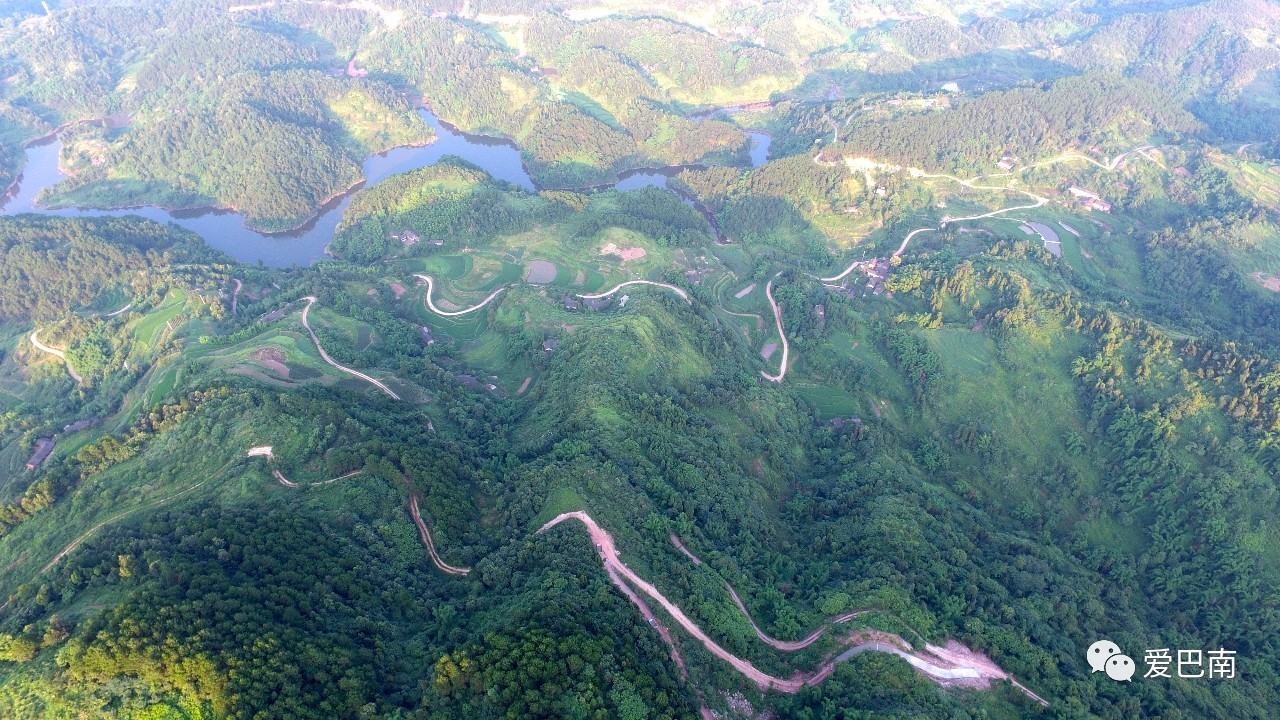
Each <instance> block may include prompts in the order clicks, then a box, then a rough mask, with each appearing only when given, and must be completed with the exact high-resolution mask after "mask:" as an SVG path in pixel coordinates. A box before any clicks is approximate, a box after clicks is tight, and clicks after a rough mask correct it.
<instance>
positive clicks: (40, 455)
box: [27, 438, 54, 470]
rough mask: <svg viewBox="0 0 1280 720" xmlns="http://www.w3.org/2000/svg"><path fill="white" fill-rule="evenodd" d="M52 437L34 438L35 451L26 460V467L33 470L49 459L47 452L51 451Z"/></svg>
mask: <svg viewBox="0 0 1280 720" xmlns="http://www.w3.org/2000/svg"><path fill="white" fill-rule="evenodd" d="M53 445H54V441H53V438H40V439H39V440H36V446H35V451H34V452H32V453H31V459H30V460H28V461H27V469H28V470H35V469H36V468H38V467H40V465H41V464H42V463H43V462H44V461H45V460H48V459H49V454H50V453H52V452H53Z"/></svg>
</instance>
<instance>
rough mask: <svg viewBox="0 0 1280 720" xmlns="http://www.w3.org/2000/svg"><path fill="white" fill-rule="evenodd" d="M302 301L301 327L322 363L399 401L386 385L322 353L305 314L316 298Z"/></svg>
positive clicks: (312, 297)
mask: <svg viewBox="0 0 1280 720" xmlns="http://www.w3.org/2000/svg"><path fill="white" fill-rule="evenodd" d="M302 299H303V300H306V301H307V306H306V307H304V308H302V327H304V328H306V329H307V332H308V333H310V334H311V342H313V343H315V344H316V350H319V351H320V357H321V358H322V359H324V361H325V362H327V363H329V364H330V365H332V366H334V367H336V368H338V369H339V370H341V371H342V372H344V373H347V374H349V375H355V376H356V377H358V378H360V379H361V380H364V381H365V382H368V383H370V384H372V385H374V386H375V387H377V388H378V389H379V390H381V391H382V392H384V393H386V394H388V395H390V396H391V397H392V398H394V399H396V400H399V399H400V396H399V395H397V394H395V391H393V390H392V389H391V388H389V387H387V386H386V385H383V384H382V382H381V381H379V380H375V379H374V378H371V377H369V376H368V375H365V374H364V373H362V372H360V371H359V370H352V369H351V368H349V367H347V366H345V365H339V364H338V363H336V362H334V360H333V358H331V357H329V353H327V352H325V351H324V346H322V345H321V344H320V338H318V337H316V331H315V330H312V329H311V324H310V323H308V322H307V313H308V312H310V310H311V305H312V304H313V303H315V301H316V298H315V296H314V295H308V296H307V297H304V298H302Z"/></svg>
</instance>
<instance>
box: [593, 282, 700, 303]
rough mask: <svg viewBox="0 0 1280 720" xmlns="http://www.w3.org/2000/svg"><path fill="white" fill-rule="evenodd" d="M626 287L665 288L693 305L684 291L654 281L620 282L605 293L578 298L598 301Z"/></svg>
mask: <svg viewBox="0 0 1280 720" xmlns="http://www.w3.org/2000/svg"><path fill="white" fill-rule="evenodd" d="M628 285H653V286H654V287H660V288H666V289H668V290H670V291H671V292H674V293H675V294H677V295H679V296H680V297H682V298H684V301H685V302H687V303H689V304H691V305H692V304H693V301H692V300H690V299H689V293H687V292H685V291H684V290H681V289H680V288H678V287H676V286H675V285H668V284H667V283H660V282H654V281H652V280H628V281H626V282H621V283H618V284H617V285H614V286H613V288H612V289H610V290H607V291H605V292H602V293H595V294H593V295H581V294H579V295H578V297H580V298H582V299H583V300H598V299H600V298H606V297H609V296H610V295H612V294H614V293H616V292H618V291H619V290H621V289H622V288H624V287H626V286H628Z"/></svg>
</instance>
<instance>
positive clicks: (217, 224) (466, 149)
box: [0, 109, 769, 267]
mask: <svg viewBox="0 0 1280 720" xmlns="http://www.w3.org/2000/svg"><path fill="white" fill-rule="evenodd" d="M420 112H421V114H422V117H423V120H425V121H426V123H427V125H429V126H430V127H431V129H432V130H434V131H435V134H436V139H435V141H434V142H432V143H430V144H429V145H425V146H422V147H404V148H395V149H393V150H390V151H388V152H385V153H382V154H379V155H373V156H371V157H369V158H367V159H366V160H365V161H364V166H363V172H364V182H363V183H362V184H361V185H360V186H359V187H372V186H374V185H377V184H378V183H380V182H382V181H383V180H386V179H387V178H389V177H391V176H392V175H397V174H399V173H405V172H409V171H412V170H417V169H419V168H424V167H427V166H430V165H434V164H435V163H437V162H439V161H440V159H441V158H443V157H445V156H448V155H453V156H457V157H460V158H462V159H463V160H466V161H467V162H470V163H472V164H474V165H476V166H478V167H480V168H481V169H483V170H484V171H485V172H487V173H489V174H490V175H491V176H493V177H494V178H496V179H498V180H504V181H506V182H509V183H511V184H513V185H517V186H519V187H521V188H524V189H525V190H530V191H532V190H535V189H536V186H535V185H534V183H533V180H532V178H530V177H529V173H528V172H527V171H526V170H525V167H524V163H523V161H522V160H521V157H520V150H519V148H518V147H516V145H515V144H514V143H512V142H511V141H509V140H504V139H500V138H491V137H484V136H479V135H470V134H468V133H464V132H462V131H460V130H458V129H457V128H454V127H453V126H451V125H449V124H448V123H445V122H442V121H441V120H440V119H439V118H437V117H436V116H435V114H433V113H432V112H431V111H430V110H426V109H422V110H420ZM748 135H749V137H750V140H751V148H750V151H751V160H752V165H753V166H756V165H759V164H761V163H763V162H764V158H765V156H766V154H767V152H768V145H769V137H768V136H767V135H764V134H762V133H755V132H751V133H748ZM61 151H62V142H61V140H59V139H58V138H57V137H53V138H49V139H47V140H43V141H41V142H38V143H34V144H32V145H29V146H28V147H27V149H26V162H25V164H24V166H23V172H22V176H21V177H20V178H19V180H18V182H17V183H15V185H14V187H13V188H11V189H10V190H11V192H10V195H8V196H6V197H5V198H3V199H0V215H16V214H19V213H39V214H42V215H55V216H58V217H107V216H110V217H120V216H124V215H137V216H141V217H144V218H147V219H148V220H154V221H156V222H161V223H174V224H176V225H179V226H181V227H183V228H186V229H187V230H191V231H192V232H194V233H196V234H197V235H199V236H200V237H202V238H204V240H205V242H207V243H209V245H211V246H212V247H214V248H217V249H218V250H221V251H222V252H224V253H226V254H228V255H230V256H231V257H233V258H235V259H237V260H239V261H241V262H246V263H258V262H261V263H262V264H264V265H267V266H269V267H290V266H293V265H311V264H312V263H315V262H317V261H319V260H321V259H323V258H324V250H325V247H326V246H327V245H328V244H329V241H330V240H332V239H333V236H334V233H335V231H336V230H337V228H338V224H339V222H341V220H342V216H343V214H344V213H346V210H347V206H348V205H350V204H351V198H352V195H353V192H354V191H353V192H348V193H346V194H344V195H341V196H339V197H337V198H335V199H334V200H332V201H331V202H329V203H327V204H326V205H325V206H324V207H322V208H320V212H319V213H318V214H317V215H316V216H315V217H314V218H312V219H311V220H310V221H308V222H307V223H306V224H305V225H303V226H302V227H300V228H298V229H297V230H292V231H289V232H284V233H272V234H268V233H261V232H257V231H255V230H251V229H249V228H247V227H245V224H244V216H243V215H241V214H240V213H237V212H234V211H230V210H216V209H202V210H176V211H170V210H166V209H164V208H159V207H154V206H145V207H139V208H130V209H120V210H102V209H90V208H62V209H56V210H51V209H47V208H43V207H40V206H38V205H37V203H36V198H37V197H38V196H39V194H40V192H41V191H42V190H43V189H45V188H47V187H51V186H53V185H56V184H57V183H59V182H61V181H62V180H64V179H65V178H66V175H65V174H64V173H63V172H62V170H61V169H60V168H59V167H58V155H59V153H61ZM678 171H679V168H664V169H659V170H636V171H630V172H627V173H623V174H621V175H620V176H619V180H618V182H617V183H616V184H615V185H614V187H616V188H617V189H618V190H624V191H625V190H636V189H640V188H643V187H662V188H665V187H666V186H667V178H668V177H669V176H670V175H674V174H675V172H678ZM357 189H358V188H357ZM712 220H714V219H713V218H712ZM713 224H714V222H713ZM717 234H719V233H718V229H717Z"/></svg>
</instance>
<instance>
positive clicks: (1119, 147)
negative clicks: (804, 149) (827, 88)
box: [827, 75, 1200, 171]
mask: <svg viewBox="0 0 1280 720" xmlns="http://www.w3.org/2000/svg"><path fill="white" fill-rule="evenodd" d="M849 125H850V127H849V129H848V130H847V131H846V132H844V133H842V134H841V137H840V142H839V143H838V144H836V145H835V146H832V147H830V148H829V149H828V150H827V152H828V153H841V154H844V155H847V156H850V157H870V158H873V159H875V160H877V161H880V162H888V163H893V164H900V165H905V166H910V167H919V168H924V169H930V170H947V171H950V170H957V171H958V170H965V171H974V170H978V169H987V168H990V167H991V166H992V165H993V164H994V163H995V162H996V161H997V160H999V159H1000V158H1001V157H1005V156H1013V157H1017V158H1021V159H1023V160H1025V161H1027V162H1033V161H1035V160H1038V159H1046V158H1049V157H1053V156H1056V155H1057V154H1059V153H1061V152H1062V151H1065V150H1071V149H1083V148H1098V150H1099V151H1100V152H1101V153H1103V154H1104V155H1111V154H1118V153H1120V152H1123V151H1126V150H1129V149H1131V148H1132V147H1134V146H1135V145H1137V144H1140V143H1147V142H1156V143H1160V142H1163V141H1166V140H1176V139H1178V138H1180V137H1182V136H1184V135H1186V134H1189V133H1193V132H1195V131H1196V130H1197V129H1198V128H1199V127H1200V125H1199V124H1198V123H1197V122H1196V121H1195V119H1194V118H1193V117H1192V116H1191V115H1190V113H1188V112H1186V111H1185V110H1182V109H1181V108H1179V107H1178V103H1177V102H1176V101H1174V99H1173V98H1172V97H1171V96H1169V95H1168V94H1167V93H1165V92H1164V91H1163V90H1161V89H1160V88H1157V87H1155V86H1152V85H1148V84H1146V83H1143V82H1140V81H1137V80H1129V79H1125V78H1121V77H1108V76H1101V75H1088V76H1084V77H1079V78H1064V79H1062V80H1058V81H1056V82H1054V83H1052V84H1050V85H1048V86H1047V87H1043V88H1018V89H1015V90H1009V91H1007V92H995V93H988V94H985V95H982V96H980V97H978V98H975V99H972V100H960V101H959V102H957V103H956V104H955V107H953V108H951V109H949V110H947V111H945V112H936V113H929V112H925V113H920V114H915V115H910V116H907V117H903V118H901V119H898V120H894V121H891V122H874V121H867V122H859V120H858V119H857V118H854V119H853V121H852V122H851V123H850V124H849Z"/></svg>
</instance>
